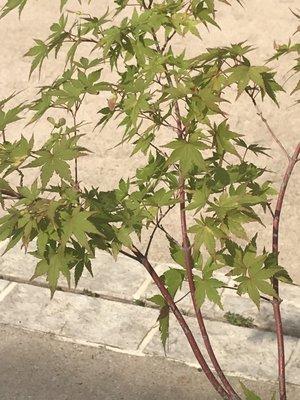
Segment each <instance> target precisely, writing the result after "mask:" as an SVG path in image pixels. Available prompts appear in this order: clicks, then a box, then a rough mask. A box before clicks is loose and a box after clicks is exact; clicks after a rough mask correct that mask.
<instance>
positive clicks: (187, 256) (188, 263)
mask: <svg viewBox="0 0 300 400" xmlns="http://www.w3.org/2000/svg"><path fill="white" fill-rule="evenodd" d="M175 113H176V121H177V130H178V138H179V139H183V138H184V136H185V129H184V127H183V126H182V123H181V118H180V110H179V105H178V103H177V102H176V103H175ZM179 200H180V222H181V235H182V247H183V252H184V260H185V267H186V271H187V278H188V283H189V288H190V292H191V298H192V302H193V307H194V310H195V314H196V318H197V321H198V325H199V329H200V332H201V336H202V339H203V342H204V345H205V347H206V350H207V353H208V355H209V358H210V360H211V362H212V364H213V367H214V369H215V371H216V373H217V374H218V376H219V378H220V380H221V382H222V383H223V385H224V388H225V389H226V391H227V392H228V393H229V396H230V397H229V398H230V399H232V400H239V399H240V397H239V396H238V394H237V393H236V392H235V390H234V389H233V387H232V386H231V384H230V382H229V381H228V379H227V378H226V376H225V374H224V372H223V370H222V368H221V366H220V364H219V362H218V360H217V358H216V356H215V353H214V351H213V348H212V346H211V343H210V339H209V336H208V333H207V330H206V327H205V323H204V319H203V315H202V312H201V309H200V307H199V306H198V305H197V300H196V295H195V292H196V288H195V281H194V274H193V268H194V260H193V257H192V252H191V244H190V240H189V237H188V233H187V232H188V228H187V221H186V210H185V178H184V176H183V175H181V176H180V177H179Z"/></svg>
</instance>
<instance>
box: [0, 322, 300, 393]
mask: <svg viewBox="0 0 300 400" xmlns="http://www.w3.org/2000/svg"><path fill="white" fill-rule="evenodd" d="M232 381H233V382H234V384H235V385H236V386H239V383H238V379H236V378H234V379H232ZM243 381H244V383H246V385H248V386H249V387H251V388H252V389H253V390H255V391H257V393H259V394H260V395H261V396H262V398H263V399H264V400H265V399H266V400H270V399H271V396H272V393H273V392H274V388H275V387H274V385H273V384H270V383H265V382H253V381H249V382H245V380H243ZM218 398H219V397H218V396H217V395H216V394H215V393H214V391H213V390H212V389H211V387H210V385H209V383H208V382H207V380H206V378H205V376H204V374H203V373H201V372H199V371H197V370H196V369H193V368H190V367H188V366H185V365H182V364H179V363H175V362H171V361H167V360H165V359H163V358H150V357H149V358H148V357H146V358H145V357H135V356H129V355H125V354H120V353H116V352H113V351H109V350H106V349H104V348H93V347H88V346H83V345H77V344H73V343H69V342H62V341H60V340H57V338H55V337H53V336H51V335H49V334H40V333H34V332H27V331H24V330H21V329H20V328H18V327H8V326H3V325H2V326H0V399H1V400H29V399H30V400H54V399H55V400H79V399H80V400H82V399H86V400H96V399H97V400H100V399H101V400H196V399H197V400H217V399H218ZM299 398H300V387H295V386H294V387H292V386H290V387H289V400H298V399H299Z"/></svg>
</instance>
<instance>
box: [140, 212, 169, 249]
mask: <svg viewBox="0 0 300 400" xmlns="http://www.w3.org/2000/svg"><path fill="white" fill-rule="evenodd" d="M174 206H175V205H172V206H169V207H168V208H167V210H166V211H165V212H164V213H163V214H162V215H161V216H160V217H159V218H158V219H157V221H156V224H155V227H154V229H153V231H152V233H151V235H150V238H149V241H148V245H147V248H146V251H145V257H148V253H149V250H150V247H151V244H152V242H153V239H154V236H155V233H156V231H157V229H158V228H159V224H160V223H161V221H162V220H163V219H164V218H165V217H166V216H167V215H168V213H169V212H170V211H171V210H172V208H174Z"/></svg>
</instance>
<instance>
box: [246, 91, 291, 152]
mask: <svg viewBox="0 0 300 400" xmlns="http://www.w3.org/2000/svg"><path fill="white" fill-rule="evenodd" d="M246 93H247V94H248V96H249V97H250V98H251V100H252V103H253V104H254V107H255V109H256V111H257V115H258V116H259V117H260V119H261V120H262V122H263V123H264V124H265V126H266V128H267V130H268V132H269V133H270V135H271V136H272V138H273V140H274V141H275V142H276V143H277V144H278V146H279V147H280V148H281V150H282V151H283V153H284V154H285V155H286V157H287V158H288V160H290V158H291V157H290V155H289V153H288V151H287V150H286V148H285V147H284V145H283V144H282V143H281V141H280V140H279V139H278V137H277V135H276V134H275V132H274V131H273V129H272V128H271V126H270V124H269V122H268V121H267V119H266V118H265V117H264V115H263V113H262V111H261V109H260V108H259V106H258V104H257V102H256V100H255V97H254V96H253V94H252V93H250V92H249V90H246Z"/></svg>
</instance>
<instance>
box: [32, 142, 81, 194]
mask: <svg viewBox="0 0 300 400" xmlns="http://www.w3.org/2000/svg"><path fill="white" fill-rule="evenodd" d="M77 140H78V137H77V138H70V139H67V138H66V137H63V138H62V139H61V140H58V141H56V142H55V143H54V145H53V146H52V148H49V146H44V148H42V149H41V150H39V151H37V152H36V154H37V156H38V158H36V159H35V160H33V161H32V162H31V163H29V164H27V165H26V166H25V167H26V168H34V167H41V181H42V185H43V187H46V186H47V184H48V182H49V181H50V179H51V178H52V176H53V174H54V173H57V174H58V175H59V177H60V178H61V179H62V180H65V181H68V182H72V174H71V169H70V165H69V164H68V163H67V161H70V160H72V159H75V158H76V157H78V156H80V155H82V154H83V153H81V152H80V148H78V147H77V145H76V142H77Z"/></svg>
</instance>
